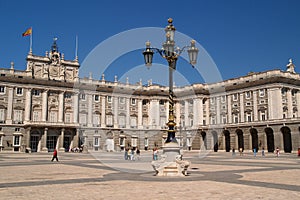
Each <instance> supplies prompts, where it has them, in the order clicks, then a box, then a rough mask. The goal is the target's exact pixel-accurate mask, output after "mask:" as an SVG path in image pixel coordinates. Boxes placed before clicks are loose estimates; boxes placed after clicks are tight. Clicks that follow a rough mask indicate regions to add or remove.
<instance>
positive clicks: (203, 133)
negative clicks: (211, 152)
mask: <svg viewBox="0 0 300 200" xmlns="http://www.w3.org/2000/svg"><path fill="white" fill-rule="evenodd" d="M201 137H202V141H203V145H204V149H207V138H206V132H204V131H202V132H201Z"/></svg>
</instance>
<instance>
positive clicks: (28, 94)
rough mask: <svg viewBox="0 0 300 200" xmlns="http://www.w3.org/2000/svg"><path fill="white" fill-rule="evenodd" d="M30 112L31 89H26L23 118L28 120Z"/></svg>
mask: <svg viewBox="0 0 300 200" xmlns="http://www.w3.org/2000/svg"><path fill="white" fill-rule="evenodd" d="M30 113H31V89H30V88H29V89H27V90H26V95H25V113H24V115H25V116H24V120H25V122H26V121H29V120H30Z"/></svg>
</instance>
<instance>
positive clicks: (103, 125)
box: [101, 96, 106, 127]
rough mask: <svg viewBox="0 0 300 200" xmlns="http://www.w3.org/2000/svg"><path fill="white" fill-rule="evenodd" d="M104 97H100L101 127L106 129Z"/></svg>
mask: <svg viewBox="0 0 300 200" xmlns="http://www.w3.org/2000/svg"><path fill="white" fill-rule="evenodd" d="M105 100H106V99H105V96H101V127H106V125H105V124H106V123H105V114H106V113H105V106H106V101H105Z"/></svg>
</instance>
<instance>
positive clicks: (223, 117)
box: [222, 115, 227, 124]
mask: <svg viewBox="0 0 300 200" xmlns="http://www.w3.org/2000/svg"><path fill="white" fill-rule="evenodd" d="M222 122H223V124H226V123H227V118H226V115H223V116H222Z"/></svg>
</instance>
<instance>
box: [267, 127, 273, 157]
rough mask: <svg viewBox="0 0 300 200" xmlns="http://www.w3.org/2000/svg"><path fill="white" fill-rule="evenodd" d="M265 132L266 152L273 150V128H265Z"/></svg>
mask: <svg viewBox="0 0 300 200" xmlns="http://www.w3.org/2000/svg"><path fill="white" fill-rule="evenodd" d="M265 133H266V135H267V148H268V152H274V150H275V146H274V134H273V129H271V128H266V129H265Z"/></svg>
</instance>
